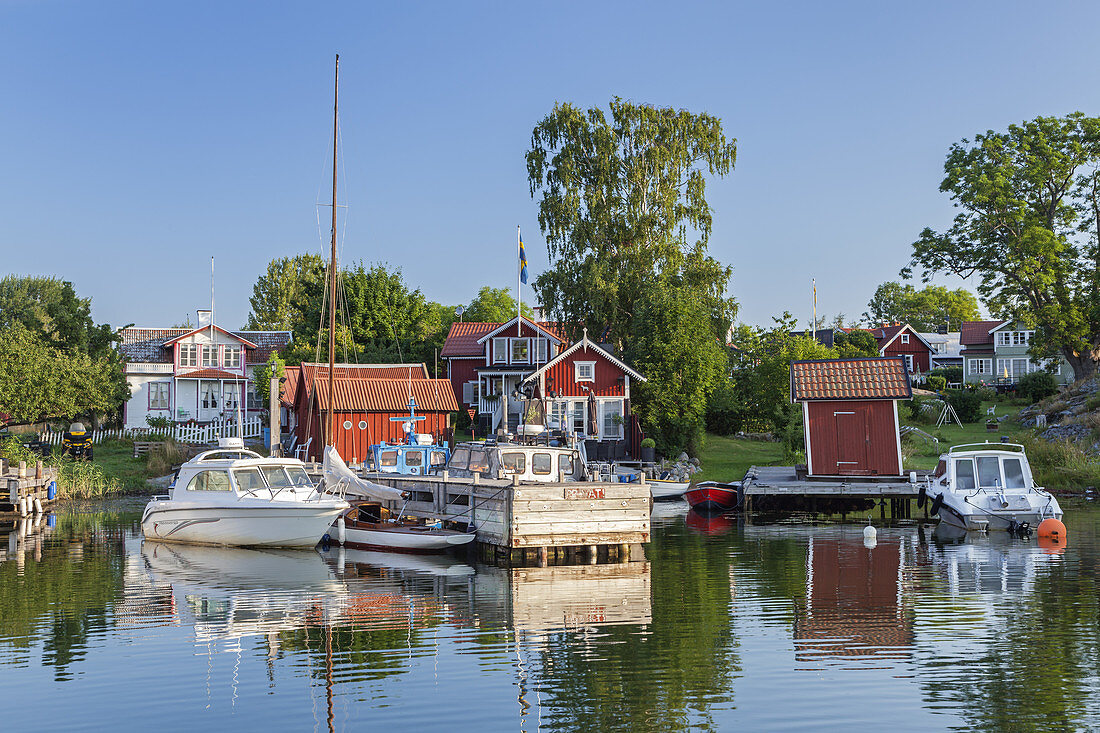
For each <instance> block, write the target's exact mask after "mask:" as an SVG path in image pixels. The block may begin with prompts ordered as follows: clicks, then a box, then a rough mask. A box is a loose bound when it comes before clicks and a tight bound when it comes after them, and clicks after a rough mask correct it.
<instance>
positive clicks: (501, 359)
mask: <svg viewBox="0 0 1100 733" xmlns="http://www.w3.org/2000/svg"><path fill="white" fill-rule="evenodd" d="M493 363H494V364H507V363H508V339H506V338H496V339H493Z"/></svg>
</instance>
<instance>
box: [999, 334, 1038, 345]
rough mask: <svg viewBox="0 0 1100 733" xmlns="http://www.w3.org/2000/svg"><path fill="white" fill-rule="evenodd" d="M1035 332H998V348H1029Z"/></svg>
mask: <svg viewBox="0 0 1100 733" xmlns="http://www.w3.org/2000/svg"><path fill="white" fill-rule="evenodd" d="M1034 335H1035V332H1034V331H998V332H997V345H998V346H1027V345H1028V344H1030V343H1031V337H1032V336H1034Z"/></svg>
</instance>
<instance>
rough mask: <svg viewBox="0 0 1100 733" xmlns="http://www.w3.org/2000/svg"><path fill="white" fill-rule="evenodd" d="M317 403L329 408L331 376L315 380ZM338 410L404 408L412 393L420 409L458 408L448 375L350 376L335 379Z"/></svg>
mask: <svg viewBox="0 0 1100 733" xmlns="http://www.w3.org/2000/svg"><path fill="white" fill-rule="evenodd" d="M313 390H314V394H315V396H316V398H317V401H316V404H317V407H318V408H319V409H321V410H327V409H328V405H329V399H328V380H326V379H318V380H317V381H315V382H314V383H313ZM333 391H334V392H335V394H336V400H335V409H336V411H337V412H405V411H407V410H408V406H409V393H410V391H411V392H412V396H413V397H414V398H415V399H416V409H417V411H418V412H456V411H457V410H458V402H457V401H456V400H455V393H454V388H453V387H452V386H451V382H450V380H448V379H413V380H412V381H409V380H408V379H350V378H347V377H336V378H335V379H334V380H333Z"/></svg>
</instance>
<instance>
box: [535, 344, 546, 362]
mask: <svg viewBox="0 0 1100 733" xmlns="http://www.w3.org/2000/svg"><path fill="white" fill-rule="evenodd" d="M535 361H537V362H538V363H539V364H545V363H546V361H547V358H546V339H535Z"/></svg>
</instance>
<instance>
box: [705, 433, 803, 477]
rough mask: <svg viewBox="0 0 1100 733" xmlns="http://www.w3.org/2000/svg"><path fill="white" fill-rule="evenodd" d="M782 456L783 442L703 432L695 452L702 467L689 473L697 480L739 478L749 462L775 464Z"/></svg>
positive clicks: (777, 463) (757, 464)
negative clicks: (702, 442)
mask: <svg viewBox="0 0 1100 733" xmlns="http://www.w3.org/2000/svg"><path fill="white" fill-rule="evenodd" d="M782 460H783V446H782V445H780V444H779V443H764V442H761V441H758V440H741V439H739V438H729V437H726V436H724V435H714V434H713V433H707V441H706V443H705V445H704V446H703V450H702V452H701V453H700V455H699V463H700V466H701V468H702V470H701V471H700V472H699V473H697V474H695V475H694V476H692V477H691V480H692V482H693V483H698V482H700V481H740V480H741V479H742V478H743V477H744V476H745V472H746V471H748V470H749V467H750V466H754V465H756V466H776V465H779V464H780V463H781V462H782Z"/></svg>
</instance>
